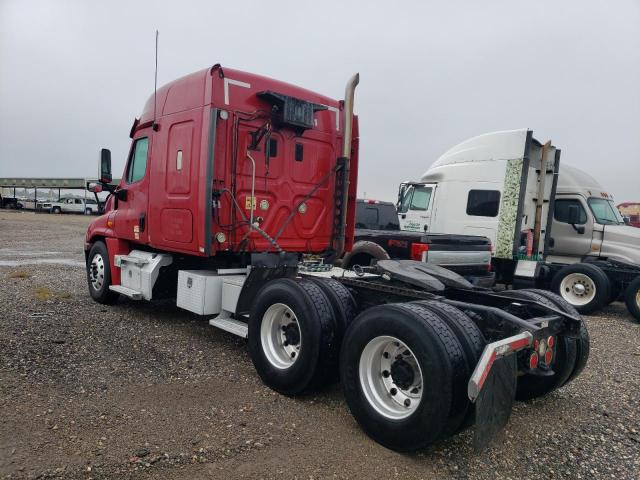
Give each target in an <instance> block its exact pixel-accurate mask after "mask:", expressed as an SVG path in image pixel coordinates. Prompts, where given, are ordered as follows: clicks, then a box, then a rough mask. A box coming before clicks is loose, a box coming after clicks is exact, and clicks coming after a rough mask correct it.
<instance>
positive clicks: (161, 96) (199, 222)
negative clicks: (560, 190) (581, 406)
mask: <svg viewBox="0 0 640 480" xmlns="http://www.w3.org/2000/svg"><path fill="white" fill-rule="evenodd" d="M357 83H358V76H357V75H356V76H354V77H353V78H352V79H351V80H350V81H349V83H348V84H347V88H346V94H345V98H344V100H341V101H337V100H333V99H331V98H328V97H325V96H323V95H320V94H317V93H314V92H310V91H308V90H305V89H302V88H299V87H295V86H293V85H289V84H286V83H283V82H279V81H276V80H271V79H268V78H265V77H261V76H258V75H252V74H248V73H244V72H240V71H237V70H232V69H227V68H222V67H221V66H220V65H215V66H214V67H212V68H210V69H206V70H202V71H200V72H196V73H194V74H191V75H188V76H186V77H183V78H181V79H178V80H176V81H174V82H172V83H170V84H168V85H166V86H164V87H163V88H161V89H159V90H158V91H157V95H154V96H152V97H151V98H150V99H149V101H148V102H147V104H146V106H145V108H144V110H143V113H142V116H141V118H140V119H136V120H135V121H134V123H133V127H132V128H131V133H130V136H131V138H132V145H131V150H130V153H129V158H128V160H127V164H126V167H125V171H124V175H123V176H122V180H121V182H120V184H119V185H118V186H117V187H113V186H110V185H109V182H110V181H111V158H110V152H109V151H108V150H106V149H103V151H102V152H101V172H100V173H101V175H100V179H101V180H100V182H99V183H98V184H97V185H94V187H93V189H94V190H100V189H105V190H109V191H110V193H111V195H110V197H109V200H108V201H107V204H106V207H105V212H104V214H103V215H102V216H100V217H99V218H97V219H95V220H94V221H93V222H92V224H91V225H90V227H89V229H88V231H87V234H86V238H85V253H86V265H87V280H88V287H89V292H90V294H91V296H92V297H93V299H94V300H96V301H97V302H100V303H104V304H107V303H114V302H115V301H116V300H117V299H118V297H119V296H125V297H129V298H131V299H136V300H152V299H156V298H161V297H171V298H175V299H176V303H177V306H178V307H180V308H184V309H186V310H189V311H191V312H194V313H196V314H199V315H204V316H208V318H210V320H209V323H210V324H211V325H213V326H215V327H217V328H221V329H223V330H225V331H228V332H231V333H233V334H236V335H239V336H241V337H244V338H247V339H248V347H249V354H250V356H251V359H252V361H253V363H254V365H255V368H256V370H257V372H258V374H259V376H260V378H261V379H262V380H263V382H264V383H265V384H266V385H268V386H269V387H271V388H273V389H274V390H276V391H278V392H281V393H283V394H285V395H296V394H299V393H302V392H305V391H308V390H311V389H317V388H320V387H321V386H323V385H324V384H326V383H329V382H332V381H334V380H336V379H337V378H338V377H339V378H340V380H341V383H342V386H343V390H344V393H345V397H346V400H347V404H348V406H349V408H350V410H351V412H352V413H353V415H354V416H355V418H356V419H357V421H358V422H359V424H360V425H361V426H362V428H363V429H364V430H365V431H366V432H367V434H368V435H369V436H371V437H372V438H373V439H375V440H376V441H378V442H380V443H381V444H383V445H385V446H387V447H388V448H391V449H394V450H398V451H408V450H415V449H420V448H424V447H425V446H427V445H429V444H431V443H432V442H434V441H437V440H439V439H442V438H445V437H447V436H449V435H452V434H454V433H456V432H458V431H460V430H461V429H463V428H465V427H468V426H470V425H472V424H475V437H474V438H475V442H476V446H477V447H481V446H483V445H485V444H486V443H487V442H488V441H489V439H490V438H491V437H492V435H493V434H494V433H495V432H496V431H497V430H498V429H499V428H500V427H502V426H503V425H504V424H505V423H506V422H507V420H508V418H509V414H510V411H511V406H512V403H513V401H514V399H527V398H534V397H538V396H542V395H545V394H547V393H549V392H551V391H553V390H555V389H557V388H560V387H562V386H563V385H564V384H566V383H567V382H569V381H571V380H572V379H573V378H575V377H576V376H577V375H578V374H579V373H580V371H581V370H582V369H583V368H584V366H585V363H586V361H587V357H588V352H589V338H588V334H587V331H586V329H585V326H584V324H583V322H582V319H581V318H580V316H579V315H578V313H577V312H576V311H575V310H574V309H573V308H572V307H571V306H570V305H568V304H567V303H566V302H564V301H563V300H562V299H561V298H559V297H557V296H555V295H553V294H551V293H549V292H545V291H534V290H522V291H517V292H505V293H501V294H498V293H495V292H492V291H490V290H487V289H483V288H479V287H474V286H473V285H471V284H470V283H468V282H467V281H466V280H465V279H464V278H462V277H460V276H459V275H457V274H455V273H453V272H450V271H448V270H445V269H443V268H441V267H437V266H434V265H430V264H427V263H423V262H419V261H413V260H402V261H397V260H382V261H379V262H378V263H377V265H375V266H368V267H360V268H358V271H357V272H354V271H347V270H341V269H337V268H334V269H333V270H331V271H324V272H323V271H319V270H322V268H318V265H319V263H318V260H317V259H318V258H319V257H322V258H323V261H325V262H326V264H327V265H328V264H330V263H331V261H333V260H334V259H335V258H339V257H340V256H341V254H342V253H343V252H344V251H349V250H350V248H351V246H352V243H353V235H354V213H355V207H356V196H355V195H356V183H357V172H358V122H357V118H356V117H354V115H353V99H354V92H355V88H356V85H357ZM309 255H313V258H310V257H309Z"/></svg>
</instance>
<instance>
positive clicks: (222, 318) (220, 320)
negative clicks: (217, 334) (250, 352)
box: [209, 311, 249, 338]
mask: <svg viewBox="0 0 640 480" xmlns="http://www.w3.org/2000/svg"><path fill="white" fill-rule="evenodd" d="M209 325H212V326H214V327H216V328H219V329H220V330H224V331H225V332H229V333H233V334H234V335H237V336H238V337H242V338H247V337H248V336H249V327H248V326H247V324H246V323H245V322H241V321H240V320H236V319H234V318H231V316H230V314H229V313H228V312H224V311H223V312H222V313H221V314H220V315H218V316H217V317H216V318H212V319H211V320H209Z"/></svg>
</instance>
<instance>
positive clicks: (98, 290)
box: [87, 241, 119, 304]
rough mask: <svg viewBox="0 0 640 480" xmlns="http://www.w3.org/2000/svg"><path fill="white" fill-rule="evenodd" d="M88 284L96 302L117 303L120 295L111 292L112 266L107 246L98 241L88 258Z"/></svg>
mask: <svg viewBox="0 0 640 480" xmlns="http://www.w3.org/2000/svg"><path fill="white" fill-rule="evenodd" d="M87 282H88V284H89V294H90V295H91V298H93V299H94V300H95V301H96V302H98V303H102V304H111V303H115V302H116V301H117V300H118V297H119V295H118V294H117V293H115V292H112V291H111V290H109V286H110V285H111V266H110V264H109V253H108V252H107V246H106V245H105V244H104V242H102V241H97V242H95V243H94V244H93V246H92V247H91V250H89V256H88V257H87Z"/></svg>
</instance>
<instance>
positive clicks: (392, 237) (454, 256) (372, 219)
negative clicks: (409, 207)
mask: <svg viewBox="0 0 640 480" xmlns="http://www.w3.org/2000/svg"><path fill="white" fill-rule="evenodd" d="M363 227H379V228H363ZM380 227H381V228H380ZM389 258H391V259H398V260H420V261H423V262H427V263H431V264H435V265H440V266H442V267H446V268H448V269H450V270H453V271H455V272H456V273H459V274H461V275H463V276H465V277H467V278H468V279H469V280H470V281H471V282H472V283H475V284H476V285H481V286H491V285H492V284H493V274H492V273H491V241H490V240H489V239H488V238H487V237H481V236H474V235H456V234H447V233H420V232H407V231H402V230H400V225H399V222H398V217H397V214H396V209H395V206H394V205H393V204H392V203H390V202H380V201H375V200H358V203H357V209H356V232H355V243H354V247H353V250H352V251H351V252H349V253H347V254H346V255H345V256H344V258H343V261H342V266H343V267H344V268H350V267H352V266H353V265H370V264H371V262H372V261H374V260H382V259H389Z"/></svg>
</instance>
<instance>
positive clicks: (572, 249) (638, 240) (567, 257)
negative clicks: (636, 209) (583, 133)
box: [548, 165, 640, 265]
mask: <svg viewBox="0 0 640 480" xmlns="http://www.w3.org/2000/svg"><path fill="white" fill-rule="evenodd" d="M587 257H599V258H604V259H611V260H617V261H621V262H627V263H633V264H638V265H640V229H638V228H635V227H632V226H629V225H627V224H625V222H624V220H623V218H622V216H621V215H620V212H619V211H618V209H617V208H616V206H615V203H614V201H613V195H612V194H611V193H609V192H608V191H607V190H605V188H604V187H602V185H600V183H598V181H597V180H595V179H594V178H593V177H592V176H590V175H588V174H587V173H585V172H583V171H582V170H580V169H578V168H575V167H572V166H570V165H563V166H561V167H560V176H559V179H558V187H557V191H556V197H555V204H554V214H553V224H552V227H551V239H550V242H549V257H548V259H549V260H550V261H556V262H561V263H575V262H579V261H581V260H583V259H585V258H587Z"/></svg>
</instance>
